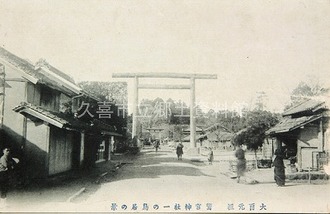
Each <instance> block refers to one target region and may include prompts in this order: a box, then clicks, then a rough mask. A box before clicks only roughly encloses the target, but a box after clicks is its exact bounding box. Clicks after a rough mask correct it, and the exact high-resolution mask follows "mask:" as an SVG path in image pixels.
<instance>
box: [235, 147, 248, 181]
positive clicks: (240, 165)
mask: <svg viewBox="0 0 330 214" xmlns="http://www.w3.org/2000/svg"><path fill="white" fill-rule="evenodd" d="M235 157H236V158H237V165H236V167H237V168H236V172H237V183H239V182H240V180H241V177H242V176H243V175H244V173H245V170H246V159H245V152H244V150H243V149H242V147H241V146H239V147H238V149H237V150H236V152H235Z"/></svg>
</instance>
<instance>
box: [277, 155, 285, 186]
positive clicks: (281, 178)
mask: <svg viewBox="0 0 330 214" xmlns="http://www.w3.org/2000/svg"><path fill="white" fill-rule="evenodd" d="M275 155H276V157H275V159H274V180H275V182H276V184H277V186H279V187H281V186H284V185H285V167H284V162H283V158H284V154H283V152H282V151H281V149H276V150H275Z"/></svg>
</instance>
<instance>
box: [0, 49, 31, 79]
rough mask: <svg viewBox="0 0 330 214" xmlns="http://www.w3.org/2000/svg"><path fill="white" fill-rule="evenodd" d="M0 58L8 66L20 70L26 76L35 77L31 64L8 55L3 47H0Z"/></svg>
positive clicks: (10, 54)
mask: <svg viewBox="0 0 330 214" xmlns="http://www.w3.org/2000/svg"><path fill="white" fill-rule="evenodd" d="M0 57H1V58H2V59H4V60H6V61H7V62H8V63H9V64H11V65H13V66H15V67H17V68H20V69H21V70H22V71H24V72H26V73H27V74H29V75H31V76H35V72H34V66H33V65H32V64H31V63H29V62H28V61H27V60H24V59H22V58H19V57H18V56H15V55H14V54H12V53H10V52H9V51H7V50H6V49H4V48H3V47H0Z"/></svg>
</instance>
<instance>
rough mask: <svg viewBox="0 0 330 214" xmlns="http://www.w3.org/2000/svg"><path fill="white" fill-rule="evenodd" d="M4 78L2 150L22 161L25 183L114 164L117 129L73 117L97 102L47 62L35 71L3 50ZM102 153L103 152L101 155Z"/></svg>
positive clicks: (25, 61)
mask: <svg viewBox="0 0 330 214" xmlns="http://www.w3.org/2000/svg"><path fill="white" fill-rule="evenodd" d="M0 64H1V65H2V67H3V72H4V73H5V81H4V82H5V83H6V84H7V87H6V88H4V93H3V97H2V100H3V108H2V111H1V116H2V123H1V132H2V134H3V136H2V138H1V142H0V144H1V146H2V147H3V146H4V145H8V146H10V147H12V150H13V153H14V155H15V156H18V158H20V159H21V165H22V166H21V169H22V170H23V172H22V175H23V176H24V179H27V180H29V179H34V178H46V177H48V176H53V175H57V174H59V173H64V172H67V171H70V170H74V169H79V168H82V167H84V166H92V165H93V164H94V163H95V162H97V161H102V160H108V159H110V148H111V141H113V140H114V139H113V138H114V136H120V135H119V134H118V133H116V131H115V130H114V128H113V127H111V126H108V125H106V124H104V123H103V122H102V121H99V120H97V119H94V118H91V119H90V120H86V119H85V120H82V119H79V118H77V117H74V112H76V111H77V110H78V107H79V106H80V105H81V103H82V102H86V103H89V102H93V103H96V102H98V100H97V98H95V97H93V96H91V95H90V94H88V93H86V92H85V91H84V90H82V89H81V88H80V87H78V86H77V85H76V84H75V82H74V81H73V79H72V78H71V77H69V76H68V75H66V74H65V73H63V72H61V71H59V70H58V69H56V68H54V67H53V66H51V65H49V64H48V63H47V62H46V61H44V60H40V61H39V62H38V63H37V64H36V65H32V64H31V63H30V62H28V61H27V60H24V59H22V58H19V57H18V56H15V55H14V54H12V53H10V52H9V51H7V50H5V49H4V48H1V47H0ZM100 148H102V149H101V150H102V151H100Z"/></svg>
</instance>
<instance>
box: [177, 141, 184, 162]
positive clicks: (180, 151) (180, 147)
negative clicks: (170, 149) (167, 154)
mask: <svg viewBox="0 0 330 214" xmlns="http://www.w3.org/2000/svg"><path fill="white" fill-rule="evenodd" d="M176 155H177V156H178V160H182V155H183V145H182V143H181V142H180V143H179V144H178V146H177V147H176Z"/></svg>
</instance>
